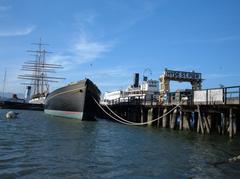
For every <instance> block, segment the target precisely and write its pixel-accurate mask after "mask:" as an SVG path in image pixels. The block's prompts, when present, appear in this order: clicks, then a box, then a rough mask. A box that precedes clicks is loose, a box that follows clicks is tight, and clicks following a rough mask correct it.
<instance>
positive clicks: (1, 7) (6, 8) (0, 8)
mask: <svg viewBox="0 0 240 179" xmlns="http://www.w3.org/2000/svg"><path fill="white" fill-rule="evenodd" d="M9 9H10V6H3V5H0V12H4V11H7V10H9Z"/></svg>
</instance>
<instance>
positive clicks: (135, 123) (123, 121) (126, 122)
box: [93, 98, 180, 126]
mask: <svg viewBox="0 0 240 179" xmlns="http://www.w3.org/2000/svg"><path fill="white" fill-rule="evenodd" d="M93 99H94V98H93ZM94 101H95V102H96V103H97V105H98V106H99V107H100V108H101V109H102V110H103V111H104V112H105V113H106V114H107V115H108V116H110V117H111V118H112V119H114V120H116V121H118V122H120V123H122V124H126V125H133V126H140V125H146V124H149V123H152V122H155V121H157V120H159V119H161V118H163V117H165V116H167V115H168V114H170V113H171V112H172V111H174V110H175V109H176V108H178V107H179V106H180V103H179V104H178V105H176V106H175V107H174V108H173V109H171V110H170V111H168V112H167V113H165V114H163V115H162V116H160V117H158V118H155V119H153V120H151V121H147V122H142V123H137V122H131V121H128V120H126V119H124V118H122V117H121V116H119V115H117V114H116V113H115V112H114V111H112V110H111V108H110V107H108V105H106V104H105V106H106V107H107V108H108V110H109V111H110V112H112V113H113V114H114V115H115V116H116V117H118V118H119V119H121V120H122V121H121V120H119V119H117V118H115V117H114V116H112V115H111V114H109V113H108V112H106V111H105V109H103V107H102V106H101V105H100V104H99V103H98V102H97V100H96V99H94Z"/></svg>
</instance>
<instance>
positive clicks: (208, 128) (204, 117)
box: [203, 114, 210, 134]
mask: <svg viewBox="0 0 240 179" xmlns="http://www.w3.org/2000/svg"><path fill="white" fill-rule="evenodd" d="M203 120H204V126H205V129H206V131H207V133H208V134H210V127H209V124H208V120H207V117H206V114H204V115H203Z"/></svg>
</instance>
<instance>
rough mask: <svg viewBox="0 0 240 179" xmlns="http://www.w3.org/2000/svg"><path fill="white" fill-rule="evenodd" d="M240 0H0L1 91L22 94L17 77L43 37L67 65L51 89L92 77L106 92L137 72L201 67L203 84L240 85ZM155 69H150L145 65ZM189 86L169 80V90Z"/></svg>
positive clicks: (155, 74)
mask: <svg viewBox="0 0 240 179" xmlns="http://www.w3.org/2000/svg"><path fill="white" fill-rule="evenodd" d="M239 7H240V1H239V0H101V1H99V0H87V1H86V0H61V1H58V0H51V1H50V0H34V1H33V0H0V62H1V63H0V64H1V65H0V79H1V81H0V91H2V89H3V78H4V70H5V69H7V83H6V89H5V91H8V92H13V93H24V91H25V87H24V86H22V85H21V84H20V83H21V82H23V81H22V80H20V79H18V78H17V75H19V74H24V72H23V71H21V70H20V69H21V65H23V63H24V62H25V61H27V60H33V59H34V57H33V56H31V54H29V53H28V52H27V50H34V49H35V48H36V47H35V46H33V45H32V43H34V42H39V39H40V38H42V40H43V42H44V43H48V44H49V45H48V46H46V50H48V51H51V52H53V53H51V54H49V55H48V56H47V62H49V63H57V64H61V65H63V66H64V69H59V70H57V73H56V74H53V75H54V76H59V77H65V78H66V79H65V80H61V81H60V82H59V83H56V84H51V90H54V89H56V88H58V87H62V86H64V85H66V84H68V83H70V82H73V81H78V80H81V79H83V78H85V77H86V78H90V79H91V80H92V81H94V82H95V83H96V84H97V86H98V87H99V88H100V90H101V91H102V92H105V91H113V90H119V89H125V88H126V87H127V86H128V85H129V84H131V83H132V81H133V79H132V78H133V73H135V72H138V73H140V77H141V78H142V76H143V75H145V76H148V78H151V79H155V80H159V76H160V75H161V74H162V73H163V71H164V69H165V68H168V69H171V70H182V71H192V70H194V71H196V72H200V73H202V77H203V78H204V81H203V88H212V87H219V85H224V86H237V85H240V72H239V67H240V11H239ZM146 69H150V70H146ZM181 88H190V84H188V83H178V82H171V90H175V89H181Z"/></svg>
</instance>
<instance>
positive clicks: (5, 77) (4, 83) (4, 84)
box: [2, 68, 7, 98]
mask: <svg viewBox="0 0 240 179" xmlns="http://www.w3.org/2000/svg"><path fill="white" fill-rule="evenodd" d="M6 80H7V68H5V72H4V78H3V91H2V98H4V95H5V87H6Z"/></svg>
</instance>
